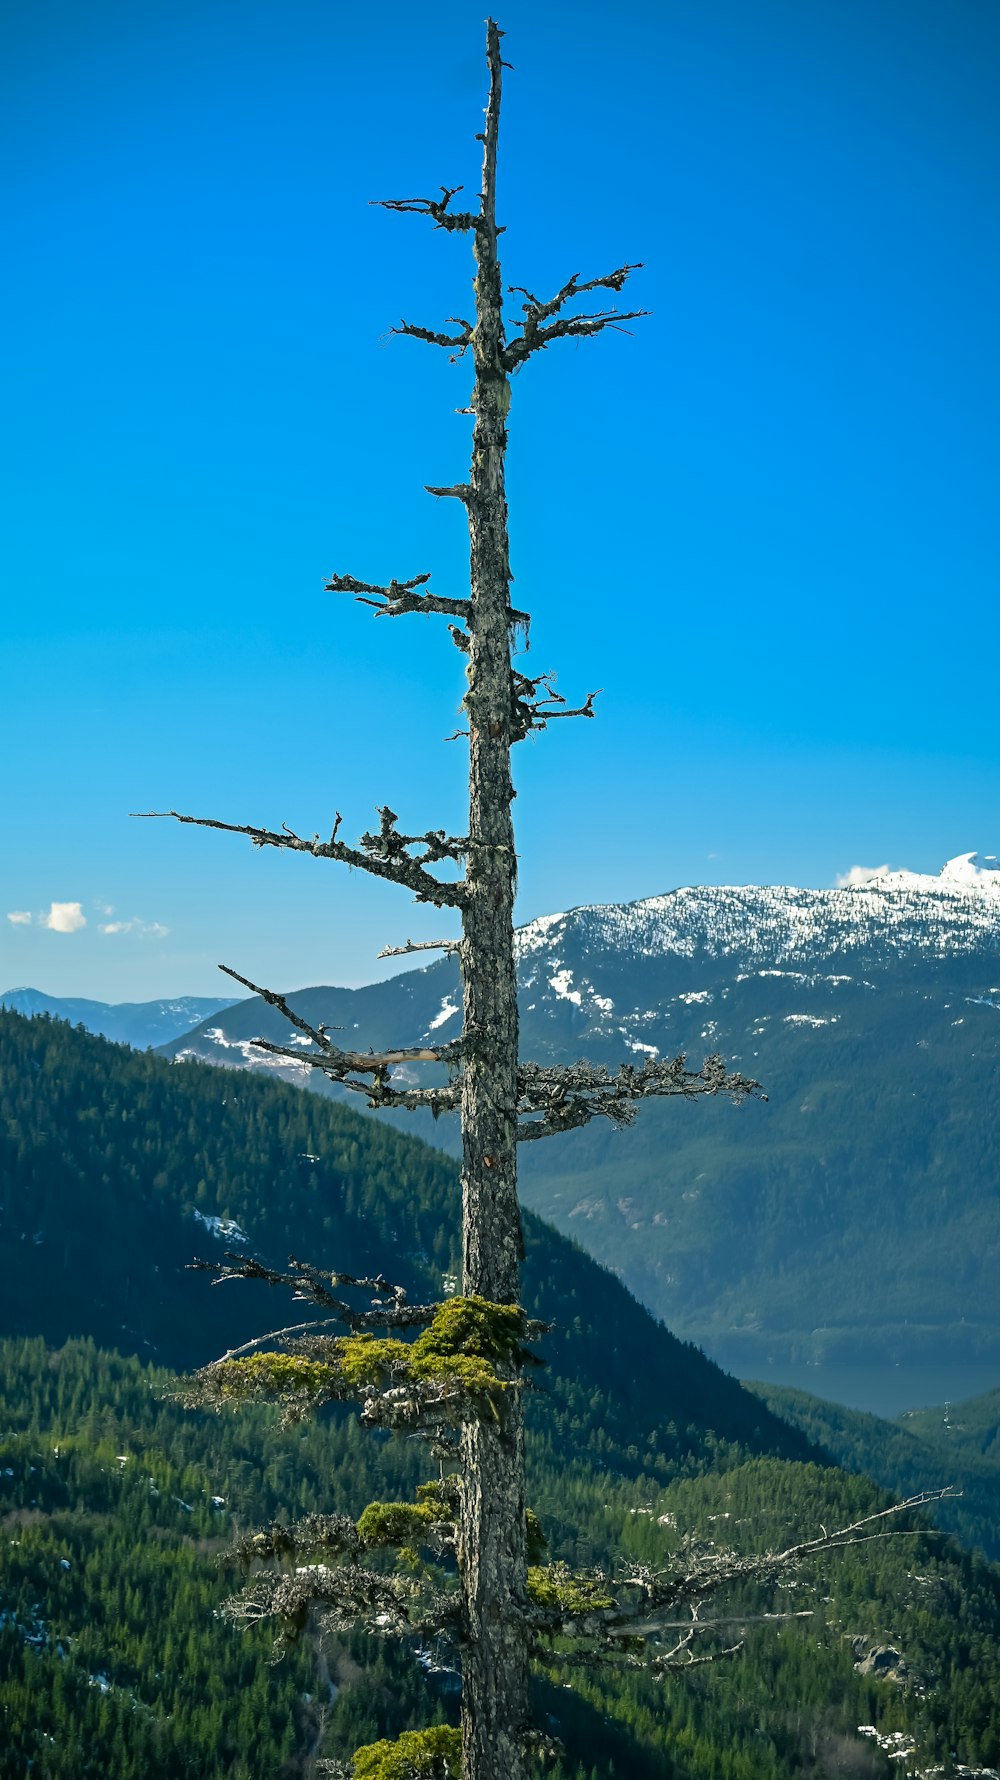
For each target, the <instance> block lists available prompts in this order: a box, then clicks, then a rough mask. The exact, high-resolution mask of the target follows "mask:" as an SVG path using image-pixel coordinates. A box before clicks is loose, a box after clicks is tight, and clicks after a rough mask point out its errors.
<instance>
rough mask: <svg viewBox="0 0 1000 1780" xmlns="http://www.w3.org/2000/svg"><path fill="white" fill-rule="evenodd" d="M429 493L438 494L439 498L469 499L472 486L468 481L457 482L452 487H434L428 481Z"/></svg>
mask: <svg viewBox="0 0 1000 1780" xmlns="http://www.w3.org/2000/svg"><path fill="white" fill-rule="evenodd" d="M425 486H426V489H427V493H428V494H433V495H436V496H437V498H438V500H439V501H440V500H453V501H468V500H470V499H471V496H472V488H471V486H470V484H469V483H468V482H455V483H453V484H452V486H451V487H450V488H432V487H431V485H430V483H429V482H428V483H427V484H426V485H425Z"/></svg>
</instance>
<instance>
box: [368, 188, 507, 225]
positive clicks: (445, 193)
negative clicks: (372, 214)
mask: <svg viewBox="0 0 1000 1780" xmlns="http://www.w3.org/2000/svg"><path fill="white" fill-rule="evenodd" d="M463 190H464V187H463V186H460V185H452V186H447V185H443V186H442V187H441V196H440V198H373V199H372V203H373V204H374V205H377V206H378V208H379V209H381V210H395V211H398V212H400V213H401V214H402V215H410V216H429V217H430V219H431V221H432V222H433V224H434V226H435V228H438V229H476V228H478V227H479V223H480V218H479V217H478V216H475V215H473V213H472V211H471V210H454V211H452V210H449V209H448V206H449V204H450V203H451V200H452V198H453V197H454V196H455V193H456V192H460V191H463Z"/></svg>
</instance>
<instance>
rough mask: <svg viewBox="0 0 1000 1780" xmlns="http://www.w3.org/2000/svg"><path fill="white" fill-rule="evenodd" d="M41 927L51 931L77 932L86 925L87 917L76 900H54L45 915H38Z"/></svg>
mask: <svg viewBox="0 0 1000 1780" xmlns="http://www.w3.org/2000/svg"><path fill="white" fill-rule="evenodd" d="M39 920H40V921H41V923H42V926H43V927H48V928H49V929H50V931H51V932H52V933H79V931H80V929H81V927H86V925H87V917H86V915H85V914H84V912H83V909H82V907H81V905H80V904H79V903H78V902H54V903H53V904H52V907H51V908H50V909H49V912H48V914H47V915H40V916H39Z"/></svg>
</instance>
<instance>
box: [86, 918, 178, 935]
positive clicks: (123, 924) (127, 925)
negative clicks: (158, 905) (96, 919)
mask: <svg viewBox="0 0 1000 1780" xmlns="http://www.w3.org/2000/svg"><path fill="white" fill-rule="evenodd" d="M99 932H101V933H137V934H138V935H139V936H140V938H142V939H166V937H167V934H168V933H169V932H170V929H169V927H164V925H163V923H162V921H140V920H139V917H138V915H134V916H133V917H132V919H131V921H102V922H101V923H100V926H99Z"/></svg>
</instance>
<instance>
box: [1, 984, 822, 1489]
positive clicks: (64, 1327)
mask: <svg viewBox="0 0 1000 1780" xmlns="http://www.w3.org/2000/svg"><path fill="white" fill-rule="evenodd" d="M458 1240H459V1186H458V1176H457V1171H456V1169H455V1166H454V1164H453V1163H452V1162H451V1161H449V1160H448V1158H447V1157H445V1156H442V1155H441V1154H439V1153H438V1152H436V1151H434V1150H431V1149H430V1148H428V1146H427V1145H425V1144H422V1143H420V1142H417V1141H414V1140H413V1139H407V1138H404V1137H403V1136H401V1135H399V1134H398V1133H397V1132H395V1131H393V1130H391V1129H389V1128H388V1127H386V1126H384V1125H382V1124H380V1123H378V1122H376V1121H373V1120H369V1119H365V1118H363V1117H361V1116H360V1115H359V1114H357V1113H355V1112H353V1111H351V1110H349V1109H347V1108H345V1107H342V1106H338V1105H334V1104H332V1103H331V1102H330V1101H328V1100H324V1099H320V1098H319V1097H318V1096H315V1095H311V1094H302V1093H299V1092H297V1091H296V1090H295V1089H293V1088H290V1087H288V1086H286V1085H285V1084H284V1083H282V1082H275V1081H272V1080H268V1079H266V1078H261V1077H257V1076H254V1075H247V1076H238V1077H233V1076H230V1075H228V1074H223V1073H221V1072H219V1071H218V1070H212V1069H205V1068H202V1067H200V1066H198V1065H197V1064H189V1065H182V1066H180V1067H176V1066H171V1065H170V1064H168V1063H166V1062H164V1061H163V1060H162V1059H161V1058H160V1057H157V1056H154V1055H152V1054H144V1055H139V1054H137V1053H135V1052H133V1051H130V1050H128V1049H126V1048H125V1047H124V1046H116V1045H112V1044H109V1043H108V1042H107V1041H106V1040H102V1039H98V1038H92V1037H91V1036H89V1035H88V1034H87V1033H83V1032H77V1031H73V1030H72V1029H71V1028H70V1027H68V1026H65V1025H63V1024H62V1023H60V1022H57V1021H52V1020H45V1019H41V1020H38V1019H35V1020H26V1019H23V1018H22V1017H21V1016H19V1015H17V1014H12V1013H4V1012H0V1251H2V1256H3V1274H4V1288H5V1289H4V1292H3V1294H2V1297H0V1334H10V1335H14V1334H18V1335H21V1334H29V1335H43V1336H44V1337H45V1338H46V1339H47V1340H48V1341H50V1342H55V1343H61V1342H62V1341H64V1340H66V1338H67V1337H69V1336H73V1335H89V1336H91V1337H92V1338H93V1339H94V1340H96V1341H98V1342H99V1343H100V1344H102V1345H104V1346H107V1347H116V1348H119V1349H121V1350H123V1351H126V1352H134V1353H137V1354H140V1355H142V1356H144V1357H147V1358H150V1359H155V1360H156V1361H157V1362H158V1363H160V1364H165V1365H169V1366H171V1367H193V1366H196V1365H201V1364H204V1362H205V1361H207V1360H209V1359H212V1358H214V1357H215V1355H216V1354H218V1353H220V1352H222V1351H224V1350H225V1349H227V1348H229V1347H232V1346H235V1345H237V1344H238V1343H239V1342H242V1341H246V1340H247V1339H249V1338H250V1337H251V1336H252V1335H255V1334H259V1333H260V1332H261V1331H262V1330H264V1329H267V1328H271V1327H275V1326H278V1325H280V1324H281V1323H282V1322H284V1321H287V1320H288V1318H287V1315H286V1308H287V1307H286V1304H285V1302H284V1301H283V1300H282V1299H281V1298H280V1297H279V1296H278V1295H277V1294H275V1293H274V1292H273V1291H271V1290H269V1289H268V1288H267V1287H266V1286H257V1285H255V1284H252V1283H244V1284H241V1285H239V1286H232V1285H230V1286H226V1287H224V1288H223V1289H221V1290H219V1289H217V1288H214V1287H212V1286H211V1285H210V1283H209V1282H208V1280H207V1278H206V1276H205V1275H204V1274H200V1273H192V1272H190V1271H188V1270H187V1264H188V1262H189V1261H190V1260H191V1259H192V1257H193V1256H195V1255H199V1256H202V1257H206V1256H207V1257H208V1258H219V1257H221V1255H222V1253H223V1252H224V1250H225V1249H226V1248H227V1247H244V1248H246V1249H247V1251H248V1252H252V1253H254V1254H256V1255H259V1256H260V1257H262V1258H263V1259H265V1260H267V1261H269V1262H270V1263H272V1264H277V1265H283V1264H284V1262H285V1260H286V1259H287V1257H288V1255H289V1254H290V1253H294V1254H297V1255H299V1256H301V1257H303V1258H306V1259H312V1260H315V1261H317V1262H319V1263H324V1264H327V1265H329V1266H331V1267H336V1268H339V1269H341V1270H343V1271H346V1272H351V1273H360V1274H371V1273H377V1272H379V1271H380V1270H384V1271H385V1272H386V1274H387V1275H388V1276H389V1277H398V1278H399V1279H400V1280H401V1281H402V1282H403V1283H405V1284H406V1285H407V1287H408V1288H410V1289H411V1290H412V1292H413V1294H414V1295H421V1296H427V1295H437V1294H438V1293H439V1291H440V1283H441V1280H442V1277H443V1276H446V1275H449V1274H450V1275H452V1276H454V1273H455V1270H456V1269H457V1265H458V1260H457V1244H458ZM525 1241H526V1247H527V1265H526V1270H525V1300H526V1304H527V1305H528V1307H529V1308H530V1309H531V1310H532V1311H534V1312H537V1314H539V1315H541V1316H543V1317H544V1318H545V1320H546V1321H550V1322H552V1323H553V1324H554V1325H555V1327H554V1329H553V1331H552V1334H551V1335H550V1336H548V1337H547V1338H546V1341H545V1342H544V1343H543V1345H542V1351H543V1352H544V1354H545V1356H546V1358H547V1359H548V1361H549V1363H550V1373H549V1376H548V1378H547V1381H546V1391H547V1392H548V1393H551V1395H550V1397H548V1398H547V1399H546V1400H545V1401H544V1402H543V1401H542V1398H541V1396H540V1395H539V1401H538V1404H537V1406H536V1409H535V1419H536V1421H541V1422H548V1421H549V1420H550V1418H551V1417H552V1415H553V1414H555V1415H556V1419H557V1423H558V1426H559V1430H560V1434H559V1437H560V1438H561V1439H563V1440H565V1441H566V1442H568V1443H570V1444H572V1443H575V1442H581V1441H582V1442H584V1444H585V1445H586V1446H587V1448H588V1450H593V1451H594V1453H595V1455H599V1454H600V1453H601V1452H603V1453H605V1454H606V1455H607V1456H608V1457H609V1458H610V1456H611V1455H612V1454H615V1455H616V1462H617V1463H619V1464H620V1465H621V1466H622V1467H623V1468H625V1469H632V1470H635V1469H637V1468H639V1467H640V1466H641V1465H646V1466H649V1467H652V1468H653V1469H655V1468H656V1466H657V1464H658V1463H665V1462H667V1460H668V1459H669V1461H670V1462H671V1463H672V1462H674V1461H675V1460H677V1459H678V1458H679V1457H680V1456H681V1455H683V1454H686V1453H690V1454H691V1455H692V1457H701V1456H703V1455H704V1454H705V1453H706V1452H707V1451H709V1450H712V1451H714V1450H715V1449H716V1447H717V1445H718V1444H719V1443H721V1444H722V1446H723V1447H731V1448H732V1449H733V1450H734V1452H735V1451H736V1450H737V1449H738V1450H739V1451H740V1452H756V1453H760V1452H770V1453H774V1454H777V1455H781V1456H783V1457H791V1458H804V1457H809V1456H810V1455H811V1450H812V1449H811V1448H810V1447H809V1445H808V1442H806V1441H805V1440H804V1439H803V1438H802V1436H801V1435H798V1434H797V1433H795V1432H794V1431H792V1430H791V1429H789V1428H788V1427H787V1425H786V1424H785V1423H784V1422H782V1421H780V1420H779V1418H778V1417H776V1416H773V1415H771V1414H770V1412H769V1411H768V1410H766V1409H764V1408H763V1407H762V1406H761V1404H760V1403H759V1401H758V1400H757V1399H756V1398H755V1397H753V1396H752V1395H750V1394H749V1393H748V1392H746V1391H744V1390H743V1389H742V1388H741V1386H740V1385H738V1384H737V1383H736V1381H735V1379H732V1378H729V1377H727V1376H726V1375H725V1374H724V1373H722V1372H721V1371H719V1369H718V1368H717V1367H716V1366H714V1365H713V1364H712V1363H711V1362H710V1361H708V1360H706V1359H705V1357H704V1355H702V1354H701V1353H699V1352H698V1351H697V1350H696V1349H695V1348H693V1347H690V1346H688V1345H686V1344H684V1343H682V1342H679V1341H677V1340H676V1339H675V1338H674V1337H673V1336H672V1335H671V1334H669V1333H668V1331H667V1330H666V1329H665V1328H664V1327H663V1326H662V1325H661V1324H658V1323H656V1322H655V1321H654V1320H653V1319H652V1317H650V1316H649V1315H648V1314H647V1313H646V1312H645V1311H644V1310H642V1308H641V1307H640V1306H639V1305H638V1304H637V1303H636V1302H635V1300H634V1299H633V1298H631V1297H630V1296H629V1294H628V1292H627V1291H626V1290H625V1288H624V1287H623V1286H622V1285H621V1284H620V1282H619V1281H618V1280H617V1279H615V1278H614V1276H613V1275H611V1274H609V1273H608V1272H606V1271H605V1270H604V1269H603V1268H600V1267H598V1266H597V1265H596V1264H595V1263H594V1262H593V1261H592V1260H590V1258H589V1257H588V1256H586V1255H585V1254H583V1252H582V1251H581V1250H580V1249H578V1248H576V1247H575V1246H574V1245H573V1244H572V1243H571V1242H568V1241H567V1240H566V1239H565V1238H563V1237H560V1236H559V1235H557V1234H556V1232H555V1231H553V1230H550V1229H549V1228H547V1227H546V1226H545V1225H544V1224H542V1223H541V1222H540V1220H539V1219H537V1218H535V1217H533V1216H531V1214H528V1215H527V1217H526V1219H525ZM553 1398H554V1399H555V1401H553V1400H552V1399H553ZM584 1404H586V1405H587V1406H588V1409H587V1413H586V1414H584V1413H583V1407H582V1406H583V1405H584ZM629 1455H631V1456H629Z"/></svg>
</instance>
